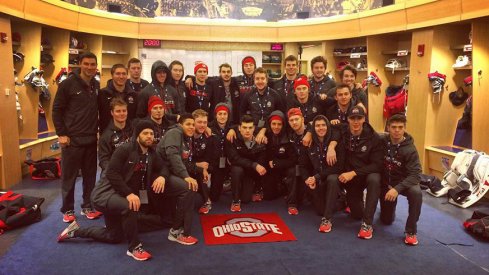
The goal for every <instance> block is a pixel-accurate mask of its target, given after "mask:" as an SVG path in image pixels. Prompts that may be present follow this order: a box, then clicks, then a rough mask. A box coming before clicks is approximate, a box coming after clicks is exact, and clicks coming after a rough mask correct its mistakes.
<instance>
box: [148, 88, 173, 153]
mask: <svg viewBox="0 0 489 275" xmlns="http://www.w3.org/2000/svg"><path fill="white" fill-rule="evenodd" d="M146 119H148V120H150V121H151V122H152V123H153V129H154V133H155V136H154V145H155V146H156V145H157V144H158V143H159V142H160V140H161V139H162V138H163V136H165V133H166V131H168V129H169V128H170V127H171V126H173V125H175V123H176V121H175V120H174V119H175V117H172V118H168V116H167V115H166V114H165V103H164V102H163V100H161V98H159V97H157V96H152V97H150V98H149V101H148V117H147V118H146Z"/></svg>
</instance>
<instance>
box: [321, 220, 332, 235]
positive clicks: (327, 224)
mask: <svg viewBox="0 0 489 275" xmlns="http://www.w3.org/2000/svg"><path fill="white" fill-rule="evenodd" d="M332 227H333V224H332V223H331V221H330V220H328V219H326V218H324V217H323V218H322V219H321V224H320V225H319V232H322V233H328V232H331V228H332Z"/></svg>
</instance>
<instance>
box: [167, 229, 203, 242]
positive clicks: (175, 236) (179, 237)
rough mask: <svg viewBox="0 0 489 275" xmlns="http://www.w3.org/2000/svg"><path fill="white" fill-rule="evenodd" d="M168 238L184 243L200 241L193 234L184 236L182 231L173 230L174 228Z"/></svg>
mask: <svg viewBox="0 0 489 275" xmlns="http://www.w3.org/2000/svg"><path fill="white" fill-rule="evenodd" d="M168 240H170V241H172V242H177V243H179V244H183V245H193V244H196V243H197V242H198V241H199V240H197V239H196V238H194V237H192V236H184V235H183V232H182V231H180V230H173V229H172V228H170V232H169V233H168Z"/></svg>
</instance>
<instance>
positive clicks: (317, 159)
mask: <svg viewBox="0 0 489 275" xmlns="http://www.w3.org/2000/svg"><path fill="white" fill-rule="evenodd" d="M312 127H313V128H314V131H313V142H312V145H311V147H309V148H307V149H306V150H303V151H302V154H303V155H302V156H301V162H302V165H303V167H304V168H305V169H306V171H307V172H306V173H307V174H306V175H307V178H306V180H305V181H304V182H305V184H306V185H307V187H308V188H307V189H308V193H309V194H310V195H311V199H312V203H313V205H314V208H315V209H316V212H317V213H318V214H319V215H321V216H322V219H321V224H320V225H319V232H323V233H328V232H330V231H331V228H332V227H333V224H332V223H331V219H332V217H333V213H334V211H335V208H336V198H337V196H338V192H339V184H340V182H339V180H338V175H339V174H341V172H342V171H343V165H344V160H345V151H344V147H343V144H342V143H339V144H338V145H337V146H335V148H334V150H335V151H336V156H337V160H336V162H335V163H334V164H330V163H328V162H327V161H326V156H327V152H328V147H329V146H330V143H331V142H332V141H333V128H332V127H331V124H330V123H329V121H328V119H327V118H326V117H325V116H323V115H318V116H316V118H314V120H313V122H312Z"/></svg>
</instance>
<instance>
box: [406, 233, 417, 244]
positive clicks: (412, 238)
mask: <svg viewBox="0 0 489 275" xmlns="http://www.w3.org/2000/svg"><path fill="white" fill-rule="evenodd" d="M404 243H405V244H407V245H412V246H414V245H418V237H416V234H411V233H406V238H405V239H404Z"/></svg>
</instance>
